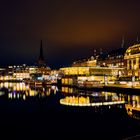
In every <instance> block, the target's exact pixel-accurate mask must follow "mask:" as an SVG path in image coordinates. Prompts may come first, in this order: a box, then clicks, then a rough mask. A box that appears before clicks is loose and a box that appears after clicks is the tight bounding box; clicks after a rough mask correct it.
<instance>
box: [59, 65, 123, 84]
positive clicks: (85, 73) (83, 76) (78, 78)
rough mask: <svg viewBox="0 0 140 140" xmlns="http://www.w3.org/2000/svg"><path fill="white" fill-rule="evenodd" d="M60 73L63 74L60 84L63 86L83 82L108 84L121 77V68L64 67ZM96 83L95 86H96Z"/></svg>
mask: <svg viewBox="0 0 140 140" xmlns="http://www.w3.org/2000/svg"><path fill="white" fill-rule="evenodd" d="M60 71H61V72H62V73H63V74H64V77H62V79H61V82H62V84H65V85H75V84H77V83H80V82H81V84H83V82H86V83H89V84H91V82H97V83H106V84H107V83H108V82H111V81H114V80H115V79H116V78H117V77H119V76H122V71H123V68H115V67H97V66H96V67H66V68H61V69H60ZM97 83H96V84H97Z"/></svg>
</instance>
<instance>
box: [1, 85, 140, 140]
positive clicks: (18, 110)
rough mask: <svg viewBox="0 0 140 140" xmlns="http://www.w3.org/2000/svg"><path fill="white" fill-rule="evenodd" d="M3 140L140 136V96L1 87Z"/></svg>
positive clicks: (43, 88)
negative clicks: (8, 139) (7, 139)
mask: <svg viewBox="0 0 140 140" xmlns="http://www.w3.org/2000/svg"><path fill="white" fill-rule="evenodd" d="M0 88H1V91H0V120H1V121H0V130H1V131H0V132H1V133H0V134H1V135H0V138H1V137H3V136H4V137H5V139H6V137H9V136H10V137H11V138H17V139H21V138H24V139H34V138H38V139H48V138H49V137H50V136H51V138H54V137H55V136H57V138H58V139H59V138H65V139H68V138H73V139H75V138H78V139H79V138H86V139H89V138H92V139H97V140H98V139H111V140H114V139H118V140H119V139H124V138H126V137H129V136H135V135H138V134H140V96H139V95H135V94H134V93H132V94H131V95H128V94H127V93H126V94H121V93H113V92H105V91H82V90H77V89H74V88H68V87H62V88H60V89H58V88H57V87H56V86H46V87H31V86H29V85H25V84H24V83H1V84H0Z"/></svg>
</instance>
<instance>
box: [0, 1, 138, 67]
mask: <svg viewBox="0 0 140 140" xmlns="http://www.w3.org/2000/svg"><path fill="white" fill-rule="evenodd" d="M139 4H140V2H139V1H135V2H134V1H133V2H130V1H127V2H123V1H121V0H119V1H115V2H114V1H102V0H100V1H91V0H86V1H84V0H82V1H79V0H77V1H73V0H72V1H69V2H66V1H64V0H60V1H57V0H53V1H48V0H47V1H39V2H33V1H30V2H29V1H20V2H19V1H12V2H11V1H9V0H7V1H3V2H2V4H1V6H0V11H1V12H0V15H1V21H2V22H1V26H0V29H1V32H0V36H1V38H0V49H1V52H2V53H1V55H0V65H1V66H2V65H10V64H23V63H27V64H34V63H35V62H37V59H38V56H39V47H40V40H41V39H42V40H43V49H44V58H45V60H46V63H47V65H48V66H50V67H51V68H59V67H62V66H66V65H70V64H71V63H72V62H73V61H75V60H78V59H81V58H85V57H90V56H91V55H93V50H94V49H98V50H99V48H102V49H103V51H106V50H112V48H113V49H115V48H119V47H121V42H122V36H124V40H125V46H126V48H128V47H129V46H130V45H133V44H134V43H135V42H136V40H137V36H140V33H139V29H140V28H139V23H140V20H139V12H140V9H139Z"/></svg>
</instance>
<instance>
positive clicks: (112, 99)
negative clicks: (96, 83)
mask: <svg viewBox="0 0 140 140" xmlns="http://www.w3.org/2000/svg"><path fill="white" fill-rule="evenodd" d="M124 103H125V101H124V100H119V98H118V96H117V94H116V93H110V92H101V93H100V92H99V94H98V93H96V92H95V94H89V95H82V96H81V95H78V96H66V97H65V98H63V99H60V104H63V105H70V106H103V105H116V104H124Z"/></svg>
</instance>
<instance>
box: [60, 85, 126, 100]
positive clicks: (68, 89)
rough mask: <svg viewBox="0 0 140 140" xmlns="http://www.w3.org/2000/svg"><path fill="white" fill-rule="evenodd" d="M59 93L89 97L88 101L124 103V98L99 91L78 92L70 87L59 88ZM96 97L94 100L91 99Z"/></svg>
mask: <svg viewBox="0 0 140 140" xmlns="http://www.w3.org/2000/svg"><path fill="white" fill-rule="evenodd" d="M61 92H62V93H67V95H68V94H71V95H79V96H81V95H83V96H90V100H91V101H92V100H93V101H96V99H97V100H98V101H99V100H101V101H116V100H118V101H124V97H123V96H122V95H121V94H120V95H117V94H116V93H113V92H105V91H101V92H95V91H91V90H78V89H76V88H72V87H62V88H61ZM93 97H96V98H93Z"/></svg>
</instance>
